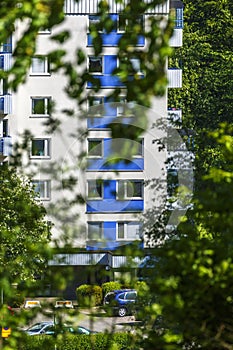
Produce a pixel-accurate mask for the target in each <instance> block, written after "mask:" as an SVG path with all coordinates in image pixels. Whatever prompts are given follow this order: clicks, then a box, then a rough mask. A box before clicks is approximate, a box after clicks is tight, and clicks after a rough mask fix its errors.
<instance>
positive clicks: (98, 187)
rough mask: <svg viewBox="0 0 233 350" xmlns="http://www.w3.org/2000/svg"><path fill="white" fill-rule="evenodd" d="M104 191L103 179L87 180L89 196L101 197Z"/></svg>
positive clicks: (92, 197) (93, 197)
mask: <svg viewBox="0 0 233 350" xmlns="http://www.w3.org/2000/svg"><path fill="white" fill-rule="evenodd" d="M102 192H103V182H102V181H101V180H88V181H87V196H88V198H91V199H101V198H102Z"/></svg>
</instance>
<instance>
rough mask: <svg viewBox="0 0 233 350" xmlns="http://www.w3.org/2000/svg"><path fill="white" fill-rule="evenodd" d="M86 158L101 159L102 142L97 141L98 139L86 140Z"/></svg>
mask: <svg viewBox="0 0 233 350" xmlns="http://www.w3.org/2000/svg"><path fill="white" fill-rule="evenodd" d="M88 156H89V157H102V140H99V139H97V140H96V139H92V140H91V139H89V140H88Z"/></svg>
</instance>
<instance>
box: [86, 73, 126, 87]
mask: <svg viewBox="0 0 233 350" xmlns="http://www.w3.org/2000/svg"><path fill="white" fill-rule="evenodd" d="M93 77H94V78H96V79H99V81H100V85H101V87H102V88H115V87H121V88H124V87H125V85H124V84H123V83H122V81H120V79H119V78H118V77H116V76H113V75H111V74H108V75H106V74H105V75H93ZM87 87H88V88H93V87H94V86H93V84H92V83H91V82H87Z"/></svg>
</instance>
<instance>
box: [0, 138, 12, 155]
mask: <svg viewBox="0 0 233 350" xmlns="http://www.w3.org/2000/svg"><path fill="white" fill-rule="evenodd" d="M11 154H12V138H11V136H7V137H1V138H0V155H1V156H3V157H8V156H10V155H11Z"/></svg>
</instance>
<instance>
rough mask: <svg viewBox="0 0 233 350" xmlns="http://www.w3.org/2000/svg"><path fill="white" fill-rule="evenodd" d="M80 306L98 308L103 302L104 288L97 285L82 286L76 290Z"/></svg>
mask: <svg viewBox="0 0 233 350" xmlns="http://www.w3.org/2000/svg"><path fill="white" fill-rule="evenodd" d="M76 294H77V301H78V306H86V307H90V306H97V305H101V303H102V300H103V295H102V288H101V287H100V286H96V285H89V284H82V285H81V286H79V287H78V288H77V289H76Z"/></svg>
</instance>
